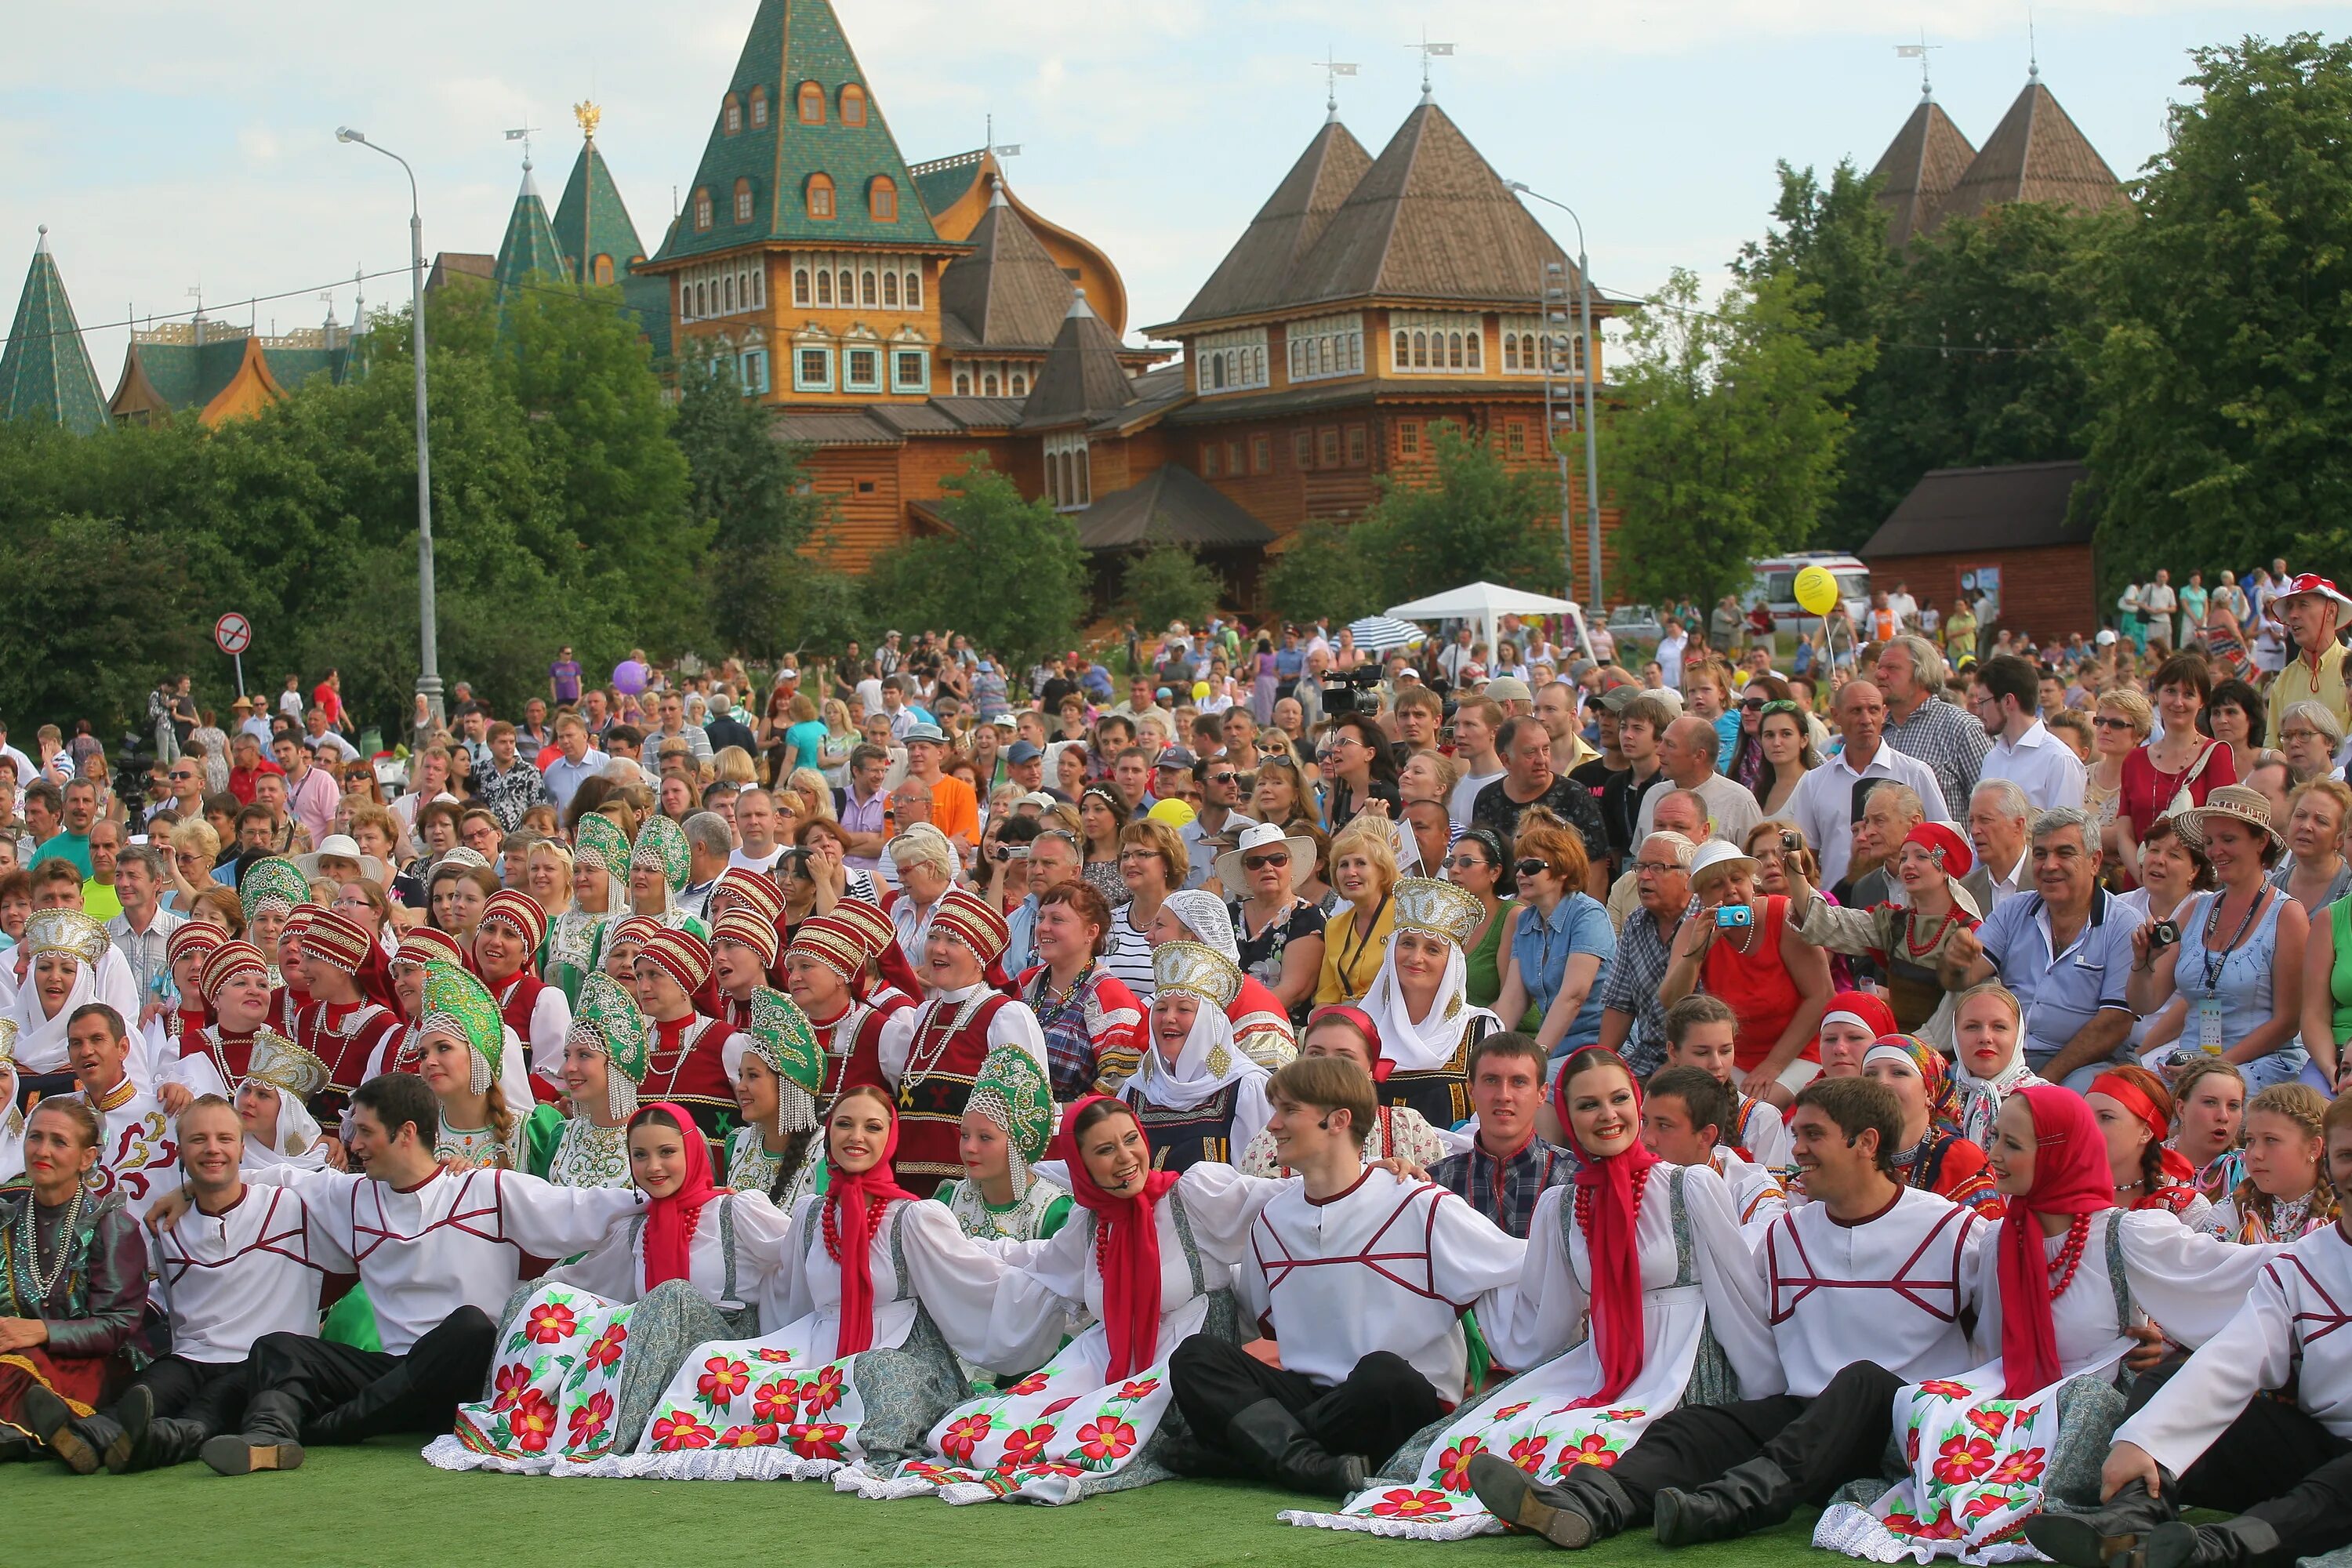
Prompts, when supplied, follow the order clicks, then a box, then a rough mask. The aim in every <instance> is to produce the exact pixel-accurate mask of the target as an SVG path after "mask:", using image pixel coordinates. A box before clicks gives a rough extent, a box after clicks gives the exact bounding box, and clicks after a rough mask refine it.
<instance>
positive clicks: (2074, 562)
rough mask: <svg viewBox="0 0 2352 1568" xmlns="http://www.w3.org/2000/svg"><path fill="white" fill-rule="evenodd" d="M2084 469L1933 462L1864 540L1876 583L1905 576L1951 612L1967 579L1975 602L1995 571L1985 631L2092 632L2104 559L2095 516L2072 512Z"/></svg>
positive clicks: (2044, 637) (1886, 585) (1881, 585)
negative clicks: (1993, 611)
mask: <svg viewBox="0 0 2352 1568" xmlns="http://www.w3.org/2000/svg"><path fill="white" fill-rule="evenodd" d="M2086 477H2087V475H2086V471H2085V469H2084V467H2083V465H2082V464H2081V463H2079V462H2071V461H2070V462H2061V463H2014V464H2010V465H2008V466H2005V467H2001V468H1935V469H1931V470H1929V472H1928V473H1927V475H1926V476H1925V477H1924V478H1922V479H1920V481H1919V482H1918V484H1917V485H1916V486H1915V487H1914V488H1913V489H1912V491H1911V493H1910V494H1909V495H1907V496H1906V497H1904V498H1903V502H1902V504H1901V505H1900V506H1897V507H1896V508H1895V510H1894V513H1893V514H1892V515H1891V516H1889V517H1888V518H1887V520H1886V521H1885V522H1884V523H1881V524H1880V525H1879V529H1878V531H1877V532H1875V533H1874V534H1872V535H1871V536H1870V542H1869V543H1867V544H1865V545H1864V546H1863V547H1862V551H1861V555H1862V558H1863V560H1864V562H1866V563H1868V564H1869V566H1870V585H1871V586H1872V587H1873V588H1874V589H1887V590H1890V591H1891V590H1893V589H1894V588H1895V586H1896V585H1897V584H1903V585H1905V586H1906V587H1907V588H1908V589H1909V591H1910V593H1911V595H1912V596H1913V597H1914V598H1916V599H1917V600H1918V601H1919V602H1920V603H1921V604H1923V605H1924V604H1927V603H1929V602H1931V601H1932V602H1933V603H1934V605H1935V606H1936V608H1937V610H1939V611H1941V612H1943V613H1944V614H1946V615H1948V614H1950V613H1951V607H1952V601H1953V600H1954V599H1956V598H1958V596H1959V595H1960V594H1961V593H1962V591H1963V589H1964V588H1965V589H1966V590H1967V592H1968V595H1969V602H1970V603H1971V604H1973V603H1975V601H1976V599H1977V597H1978V595H1979V593H1980V592H1981V591H1982V589H1983V588H1984V587H1985V586H1986V585H1987V584H1988V578H1990V584H1991V585H1992V586H1994V587H1995V589H1996V595H1995V596H1996V598H1997V600H1998V602H1999V604H2000V615H1999V617H1998V618H1997V619H1996V620H1994V621H1992V622H1991V623H1990V624H1989V625H1988V626H1986V628H1985V629H1986V630H1988V631H1992V630H1995V629H1998V628H1999V627H2001V626H2007V627H2008V628H2009V629H2010V630H2011V631H2017V632H2023V633H2025V634H2026V635H2028V636H2030V637H2032V638H2033V639H2034V640H2035V641H2036V642H2042V643H2047V642H2050V641H2053V640H2059V641H2063V639H2064V638H2066V637H2070V636H2072V635H2073V634H2074V633H2075V632H2081V633H2083V634H2084V635H2085V636H2089V635H2090V634H2092V633H2093V632H2095V631H2096V630H2097V629H2098V626H2099V595H2098V563H2097V559H2096V555H2095V547H2094V545H2093V542H2092V537H2091V535H2092V530H2091V525H2090V522H2089V521H2088V520H2087V519H2083V520H2073V519H2071V518H2070V512H2071V510H2072V503H2073V500H2074V491H2075V489H2076V487H2078V486H2080V485H2082V484H2083V483H2084V482H2085V479H2086Z"/></svg>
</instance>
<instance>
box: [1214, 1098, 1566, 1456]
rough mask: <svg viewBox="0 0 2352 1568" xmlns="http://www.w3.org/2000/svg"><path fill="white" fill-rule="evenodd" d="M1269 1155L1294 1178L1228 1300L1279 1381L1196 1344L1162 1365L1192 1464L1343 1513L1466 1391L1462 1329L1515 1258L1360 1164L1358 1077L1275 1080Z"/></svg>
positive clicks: (1437, 1193)
mask: <svg viewBox="0 0 2352 1568" xmlns="http://www.w3.org/2000/svg"><path fill="white" fill-rule="evenodd" d="M1269 1092H1270V1094H1271V1097H1272V1099H1273V1101H1274V1120H1273V1122H1272V1126H1273V1128H1274V1136H1275V1148H1276V1153H1277V1154H1278V1155H1279V1157H1280V1158H1281V1160H1282V1163H1284V1164H1286V1165H1287V1166H1289V1167H1290V1168H1291V1169H1292V1170H1294V1171H1297V1173H1299V1178H1300V1179H1299V1180H1298V1181H1297V1182H1294V1183H1286V1184H1283V1186H1282V1188H1281V1190H1280V1191H1278V1192H1277V1193H1276V1194H1275V1196H1274V1199H1273V1200H1272V1201H1271V1202H1270V1203H1268V1204H1267V1205H1265V1209H1264V1210H1263V1211H1262V1212H1261V1213H1260V1214H1259V1215H1258V1217H1257V1221H1256V1223H1255V1225H1253V1226H1251V1227H1250V1233H1249V1245H1248V1251H1247V1254H1246V1256H1244V1258H1243V1260H1242V1262H1241V1265H1240V1267H1239V1268H1236V1269H1235V1270H1234V1290H1235V1292H1236V1294H1237V1295H1238V1296H1239V1297H1240V1299H1241V1301H1242V1305H1243V1307H1244V1310H1245V1311H1247V1312H1249V1313H1250V1314H1251V1315H1252V1316H1254V1317H1255V1319H1256V1320H1257V1324H1258V1327H1259V1329H1260V1330H1261V1331H1263V1332H1265V1334H1266V1335H1267V1336H1269V1337H1270V1338H1273V1339H1274V1340H1276V1342H1278V1343H1279V1345H1280V1347H1281V1356H1282V1363H1281V1364H1280V1365H1279V1366H1276V1365H1272V1364H1269V1363H1267V1362H1266V1361H1265V1360H1262V1359H1260V1358H1259V1357H1257V1356H1255V1355H1252V1354H1250V1353H1249V1352H1247V1351H1246V1350H1244V1349H1243V1348H1242V1347H1241V1346H1239V1345H1236V1344H1232V1343H1228V1342H1224V1341H1222V1340H1217V1339H1213V1338H1211V1337H1210V1336H1207V1335H1204V1334H1195V1335H1194V1336H1192V1338H1191V1339H1189V1340H1186V1341H1185V1342H1183V1344H1181V1345H1180V1346H1179V1347H1178V1348H1177V1351H1176V1353H1175V1355H1174V1356H1173V1357H1172V1358H1171V1361H1170V1363H1169V1374H1170V1378H1171V1383H1172V1384H1173V1386H1174V1390H1175V1398H1176V1405H1177V1406H1178V1408H1179V1409H1181V1410H1182V1411H1183V1413H1184V1418H1185V1420H1186V1422H1187V1423H1188V1424H1189V1425H1190V1426H1191V1427H1192V1435H1193V1437H1194V1439H1195V1441H1197V1442H1198V1443H1199V1444H1200V1445H1201V1447H1202V1449H1203V1450H1205V1451H1206V1452H1207V1453H1208V1454H1209V1455H1212V1456H1216V1457H1221V1458H1225V1459H1227V1460H1228V1461H1230V1462H1231V1463H1232V1465H1233V1466H1234V1468H1236V1469H1238V1470H1240V1471H1241V1472H1242V1473H1244V1474H1246V1475H1248V1476H1251V1477H1253V1478H1258V1479H1266V1480H1270V1481H1272V1482H1273V1483H1275V1484H1276V1485H1277V1486H1281V1487H1285V1488H1287V1489H1290V1490H1293V1491H1302V1492H1312V1493H1316V1494H1318V1495H1320V1496H1323V1497H1333V1498H1339V1497H1345V1496H1347V1495H1348V1494H1349V1493H1350V1492H1354V1491H1357V1490H1360V1489H1361V1488H1362V1487H1363V1485H1364V1481H1365V1479H1366V1477H1367V1476H1368V1475H1369V1474H1370V1468H1371V1466H1372V1465H1374V1464H1376V1463H1378V1462H1379V1460H1380V1459H1381V1458H1385V1457H1386V1456H1387V1455H1388V1454H1389V1453H1390V1452H1391V1451H1392V1450H1393V1449H1395V1448H1396V1447H1397V1446H1398V1445H1399V1444H1401V1443H1402V1442H1403V1441H1404V1440H1405V1439H1406V1438H1407V1437H1409V1436H1412V1434H1413V1433H1414V1432H1416V1431H1419V1430H1420V1429H1421V1428H1422V1427H1423V1426H1427V1425H1428V1424H1429V1423H1430V1422H1432V1421H1434V1420H1435V1419H1437V1417H1438V1416H1439V1415H1441V1414H1442V1413H1444V1411H1447V1410H1450V1409H1452V1408H1453V1407H1454V1405H1455V1404H1456V1403H1457V1402H1459V1401H1460V1400H1461V1399H1462V1397H1463V1395H1464V1394H1465V1380H1466V1378H1467V1375H1468V1370H1469V1350H1468V1344H1467V1342H1466V1340H1465V1336H1464V1334H1463V1330H1462V1322H1461V1315H1462V1313H1463V1311H1464V1310H1465V1309H1467V1308H1469V1307H1471V1306H1472V1305H1474V1304H1477V1303H1482V1302H1483V1303H1484V1304H1485V1306H1486V1310H1490V1311H1491V1310H1494V1304H1495V1300H1496V1294H1495V1293H1496V1292H1497V1291H1499V1290H1501V1289H1504V1288H1505V1287H1507V1286H1514V1285H1516V1284H1517V1281H1518V1278H1519V1270H1520V1266H1521V1264H1522V1263H1523V1261H1524V1260H1525V1258H1526V1255H1527V1243H1526V1242H1524V1241H1522V1240H1520V1239H1518V1238H1517V1237H1513V1236H1508V1235H1506V1234H1505V1233H1504V1232H1502V1231H1501V1230H1499V1229H1497V1228H1496V1226H1495V1225H1494V1223H1493V1222H1492V1221H1490V1220H1488V1219H1487V1218H1486V1216H1485V1215H1481V1214H1479V1213H1478V1212H1477V1211H1476V1210H1475V1209H1473V1208H1472V1207H1471V1206H1470V1205H1467V1204H1465V1203H1464V1202H1463V1201H1462V1200H1461V1199H1459V1198H1457V1197H1455V1196H1454V1194H1452V1193H1449V1192H1447V1191H1445V1190H1444V1188H1443V1187H1436V1186H1432V1185H1430V1184H1428V1183H1425V1182H1409V1181H1406V1180H1405V1179H1403V1178H1402V1177H1401V1176H1398V1175H1395V1174H1393V1173H1391V1172H1389V1171H1386V1170H1379V1169H1374V1168H1371V1167H1368V1166H1366V1165H1365V1164H1364V1163H1363V1141H1364V1131H1363V1130H1364V1128H1365V1127H1367V1126H1368V1125H1370V1121H1371V1120H1372V1108H1373V1097H1372V1083H1371V1079H1370V1075H1369V1074H1367V1073H1366V1072H1365V1071H1364V1070H1363V1068H1360V1067H1359V1066H1357V1065H1356V1064H1355V1063H1354V1062H1352V1061H1349V1060H1348V1059H1347V1058H1344V1057H1307V1058H1300V1059H1298V1060H1297V1061H1294V1062H1292V1063H1291V1064H1289V1065H1288V1066H1287V1067H1285V1068H1283V1069H1282V1070H1281V1071H1280V1072H1278V1073H1276V1074H1275V1075H1274V1078H1273V1080H1272V1083H1271V1085H1270V1089H1269Z"/></svg>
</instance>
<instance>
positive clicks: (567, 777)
mask: <svg viewBox="0 0 2352 1568" xmlns="http://www.w3.org/2000/svg"><path fill="white" fill-rule="evenodd" d="M555 745H556V749H557V751H558V752H561V753H562V754H561V755H559V756H554V757H551V758H549V759H548V763H547V767H546V769H545V773H546V776H547V793H548V794H549V795H553V796H554V797H555V809H556V810H558V811H562V810H565V809H567V808H569V807H570V805H572V796H573V795H577V794H579V793H580V786H581V784H583V783H585V782H586V781H587V780H589V779H592V778H594V777H595V776H596V775H597V774H598V773H603V772H604V763H605V762H606V760H607V759H606V757H605V755H604V752H599V751H596V750H594V749H593V748H592V747H590V745H589V744H588V726H587V725H586V724H585V723H584V722H583V721H581V718H580V715H578V714H577V713H566V714H565V715H563V717H562V718H561V719H558V720H557V721H555Z"/></svg>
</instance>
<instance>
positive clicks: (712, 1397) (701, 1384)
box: [694, 1355, 751, 1405]
mask: <svg viewBox="0 0 2352 1568" xmlns="http://www.w3.org/2000/svg"><path fill="white" fill-rule="evenodd" d="M749 1387H751V1368H750V1367H748V1366H746V1365H744V1364H743V1363H741V1362H740V1361H733V1360H730V1359H729V1358H728V1357H726V1356H723V1355H715V1356H712V1357H711V1358H710V1359H709V1361H707V1362H704V1363H702V1375H701V1376H700V1377H699V1378H698V1379H696V1380H695V1384H694V1388H695V1392H696V1393H698V1394H701V1395H702V1397H703V1398H705V1399H708V1400H709V1401H710V1403H711V1404H713V1405H724V1404H726V1403H727V1402H728V1401H729V1400H730V1399H732V1398H734V1397H735V1396H736V1395H737V1394H740V1393H742V1392H743V1391H744V1390H745V1389H747V1388H749Z"/></svg>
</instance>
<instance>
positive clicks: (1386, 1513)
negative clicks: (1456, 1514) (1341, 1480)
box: [1372, 1487, 1454, 1519]
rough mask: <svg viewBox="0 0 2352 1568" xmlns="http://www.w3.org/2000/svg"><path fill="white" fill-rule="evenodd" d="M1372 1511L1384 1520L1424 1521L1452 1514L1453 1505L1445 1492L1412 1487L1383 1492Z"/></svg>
mask: <svg viewBox="0 0 2352 1568" xmlns="http://www.w3.org/2000/svg"><path fill="white" fill-rule="evenodd" d="M1372 1511H1373V1512H1374V1513H1376V1514H1379V1515H1380V1516H1381V1518H1383V1519H1423V1518H1427V1517H1431V1516H1433V1515H1437V1514H1444V1513H1452V1512H1453V1511H1454V1505H1453V1503H1451V1502H1449V1501H1447V1500H1446V1497H1445V1494H1444V1492H1430V1491H1415V1490H1413V1489H1412V1488H1411V1487H1399V1488H1398V1489H1396V1490H1394V1491H1392V1492H1382V1493H1381V1500H1380V1501H1378V1502H1376V1503H1374V1504H1373V1505H1372Z"/></svg>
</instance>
